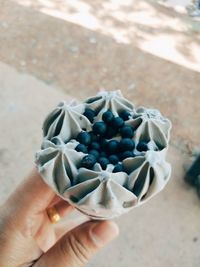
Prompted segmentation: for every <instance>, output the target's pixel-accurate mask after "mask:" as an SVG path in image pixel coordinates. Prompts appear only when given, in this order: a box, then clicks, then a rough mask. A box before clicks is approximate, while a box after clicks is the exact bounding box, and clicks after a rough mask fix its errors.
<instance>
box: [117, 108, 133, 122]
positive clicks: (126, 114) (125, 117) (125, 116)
mask: <svg viewBox="0 0 200 267" xmlns="http://www.w3.org/2000/svg"><path fill="white" fill-rule="evenodd" d="M119 116H120V117H121V118H122V119H123V120H124V121H127V120H129V118H130V117H131V114H130V112H128V111H127V110H123V111H121V112H120V113H119Z"/></svg>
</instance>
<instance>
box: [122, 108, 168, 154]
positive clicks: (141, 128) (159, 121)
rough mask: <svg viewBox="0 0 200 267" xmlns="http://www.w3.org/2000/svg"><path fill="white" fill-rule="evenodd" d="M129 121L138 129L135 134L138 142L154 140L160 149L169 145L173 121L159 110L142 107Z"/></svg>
mask: <svg viewBox="0 0 200 267" xmlns="http://www.w3.org/2000/svg"><path fill="white" fill-rule="evenodd" d="M127 123H128V124H130V125H132V126H133V127H134V128H135V129H136V131H135V136H134V140H135V142H136V143H137V142H139V141H148V142H150V141H153V142H154V143H155V144H156V145H157V146H158V148H159V149H163V148H165V147H167V146H168V142H169V133H170V130H171V122H170V121H169V120H168V119H167V118H164V117H163V116H162V115H161V113H160V112H159V111H158V110H156V109H147V108H143V107H140V108H138V109H136V113H135V114H134V115H133V118H132V119H130V120H129V121H128V122H127Z"/></svg>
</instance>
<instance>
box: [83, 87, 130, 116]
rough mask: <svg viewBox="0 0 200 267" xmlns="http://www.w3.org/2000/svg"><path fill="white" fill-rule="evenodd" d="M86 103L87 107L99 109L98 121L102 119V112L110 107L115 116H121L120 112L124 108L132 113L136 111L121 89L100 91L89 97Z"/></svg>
mask: <svg viewBox="0 0 200 267" xmlns="http://www.w3.org/2000/svg"><path fill="white" fill-rule="evenodd" d="M85 103H86V105H87V107H89V108H92V109H95V110H97V111H99V113H98V115H97V117H96V121H98V120H101V118H102V114H103V113H104V112H105V111H107V110H108V109H110V110H111V111H112V112H113V114H114V115H115V116H119V112H120V111H122V110H127V111H129V112H130V113H133V111H134V106H133V104H132V103H131V102H129V101H128V100H127V99H125V98H124V97H123V96H122V94H121V92H120V91H119V90H118V91H111V92H100V93H98V94H97V96H96V97H93V98H89V99H87V100H86V102H85Z"/></svg>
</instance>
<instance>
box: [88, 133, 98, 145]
mask: <svg viewBox="0 0 200 267" xmlns="http://www.w3.org/2000/svg"><path fill="white" fill-rule="evenodd" d="M89 134H90V136H91V142H97V141H98V140H99V137H98V136H97V135H96V134H95V133H94V132H93V131H91V132H89Z"/></svg>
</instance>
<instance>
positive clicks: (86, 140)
mask: <svg viewBox="0 0 200 267" xmlns="http://www.w3.org/2000/svg"><path fill="white" fill-rule="evenodd" d="M76 139H77V141H79V142H80V143H81V144H84V145H89V144H90V142H91V136H90V134H89V133H88V132H80V133H79V134H78V135H77V138H76Z"/></svg>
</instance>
